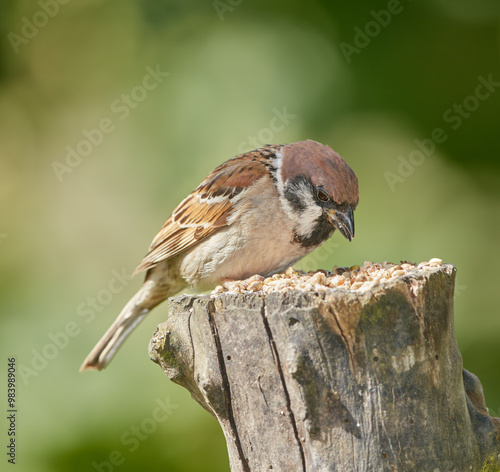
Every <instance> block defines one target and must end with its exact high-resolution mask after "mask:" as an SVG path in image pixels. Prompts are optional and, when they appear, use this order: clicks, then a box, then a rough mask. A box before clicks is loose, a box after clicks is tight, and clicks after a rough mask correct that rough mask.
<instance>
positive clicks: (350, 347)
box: [330, 310, 358, 379]
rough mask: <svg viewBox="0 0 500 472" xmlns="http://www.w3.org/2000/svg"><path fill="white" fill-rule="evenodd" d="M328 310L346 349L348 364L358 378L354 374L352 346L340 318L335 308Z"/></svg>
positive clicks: (354, 365) (354, 363)
mask: <svg viewBox="0 0 500 472" xmlns="http://www.w3.org/2000/svg"><path fill="white" fill-rule="evenodd" d="M330 312H331V313H332V315H333V318H334V320H335V323H336V324H337V327H338V328H339V334H340V337H341V338H342V340H343V341H344V344H345V348H346V351H347V357H348V358H349V364H350V366H351V371H352V374H353V376H354V378H355V379H357V378H358V376H357V374H356V361H355V359H354V352H353V351H352V346H351V343H350V342H349V339H348V338H347V336H346V334H345V333H344V330H343V329H342V324H341V323H340V320H339V318H338V316H337V313H335V310H330Z"/></svg>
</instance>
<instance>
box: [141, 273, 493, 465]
mask: <svg viewBox="0 0 500 472" xmlns="http://www.w3.org/2000/svg"><path fill="white" fill-rule="evenodd" d="M455 272H456V271H455V268H454V267H453V266H452V265H449V264H446V265H444V266H442V267H440V268H438V269H435V270H430V271H419V272H417V273H415V274H413V275H407V276H404V277H400V278H398V279H396V280H394V281H390V282H386V283H384V284H378V285H376V286H375V287H374V288H372V289H371V290H368V291H351V290H341V289H332V290H328V291H326V292H322V293H305V292H298V291H291V292H285V293H279V292H277V293H270V294H267V295H266V294H263V293H259V292H257V293H245V294H231V293H221V294H217V295H202V296H182V297H178V298H174V299H172V300H171V308H170V315H169V319H168V320H167V321H166V322H165V323H163V324H161V325H160V326H159V327H158V329H157V331H156V332H155V334H154V336H153V339H152V340H151V343H150V356H151V359H152V360H154V361H155V362H157V363H158V364H159V365H160V366H161V367H162V369H163V370H164V372H165V373H166V375H167V376H168V377H169V378H170V379H171V380H172V381H174V382H176V383H178V384H180V385H182V386H183V387H185V388H186V389H188V390H189V391H190V392H191V394H192V396H193V398H194V399H195V400H196V401H197V402H198V403H199V404H200V405H201V406H202V407H203V408H205V409H206V410H207V411H209V412H210V413H211V414H212V415H214V416H215V418H217V420H218V421H219V423H220V425H221V427H222V429H223V431H224V435H225V437H226V440H227V446H228V451H229V459H230V465H231V470H232V471H233V472H236V471H238V472H239V471H245V472H248V471H252V472H263V471H268V470H272V471H283V472H295V471H297V472H299V471H311V472H313V471H339V472H353V471H377V472H378V471H408V472H426V471H429V472H437V471H439V472H452V471H456V472H465V471H490V472H491V471H498V470H500V420H498V418H497V419H495V418H492V417H490V416H489V414H488V409H487V407H486V403H485V400H484V395H483V391H482V387H481V384H480V382H479V380H478V379H477V377H476V376H474V375H473V374H472V373H470V372H468V371H466V370H464V369H463V367H462V358H461V355H460V352H459V349H458V346H457V342H456V338H455V332H454V325H453V292H454V282H455Z"/></svg>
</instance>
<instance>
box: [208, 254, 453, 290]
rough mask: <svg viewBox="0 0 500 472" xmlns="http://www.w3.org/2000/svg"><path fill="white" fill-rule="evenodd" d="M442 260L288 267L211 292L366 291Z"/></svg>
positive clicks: (438, 265)
mask: <svg viewBox="0 0 500 472" xmlns="http://www.w3.org/2000/svg"><path fill="white" fill-rule="evenodd" d="M442 264H443V261H442V260H441V259H438V258H433V259H431V260H430V261H429V262H421V263H420V264H418V265H417V264H412V263H409V262H407V261H403V262H401V264H392V263H390V262H381V263H373V262H370V261H367V262H365V263H364V264H363V265H362V266H359V265H353V266H351V267H350V268H349V267H338V266H334V267H333V268H332V270H331V272H329V271H326V270H323V269H320V270H316V271H310V272H308V273H306V272H303V271H301V270H295V269H293V268H292V267H289V268H288V269H286V271H285V272H282V273H280V274H274V275H272V276H271V277H266V278H264V277H262V276H261V275H253V276H252V277H249V278H248V279H246V280H234V281H231V282H225V283H224V284H223V285H218V286H217V287H215V289H214V291H213V292H212V295H218V294H221V293H223V292H231V293H250V292H259V291H262V292H263V293H271V292H289V291H291V290H299V291H305V292H324V291H326V290H329V289H342V290H362V291H365V290H370V289H372V288H373V287H374V285H376V284H382V283H385V282H390V281H392V280H394V279H396V278H398V277H401V276H404V275H407V274H408V273H410V272H411V273H415V271H418V270H421V271H429V270H436V269H437V268H438V267H441V266H442Z"/></svg>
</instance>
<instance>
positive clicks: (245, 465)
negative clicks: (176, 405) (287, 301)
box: [207, 301, 251, 472]
mask: <svg viewBox="0 0 500 472" xmlns="http://www.w3.org/2000/svg"><path fill="white" fill-rule="evenodd" d="M207 309H208V322H209V324H210V330H211V331H212V336H213V338H214V342H215V347H216V351H217V361H218V363H219V370H220V373H221V376H222V386H223V389H224V399H225V403H226V409H227V416H228V419H229V424H230V425H231V430H232V432H233V435H234V442H235V444H236V449H237V450H238V456H239V458H240V461H241V466H242V467H243V470H244V472H251V470H250V467H249V465H248V462H247V459H246V457H245V453H244V452H243V447H242V446H241V440H240V437H239V434H238V428H237V427H236V421H235V419H234V414H233V405H232V400H231V386H230V385H229V379H228V376H227V370H226V364H225V362H224V353H223V352H222V345H221V342H220V338H219V332H218V330H217V324H216V322H215V317H214V313H215V311H216V310H215V306H214V303H213V301H210V302H209V303H208V306H207Z"/></svg>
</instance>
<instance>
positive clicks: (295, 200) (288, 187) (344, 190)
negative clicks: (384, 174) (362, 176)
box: [277, 140, 359, 246]
mask: <svg viewBox="0 0 500 472" xmlns="http://www.w3.org/2000/svg"><path fill="white" fill-rule="evenodd" d="M280 154H281V156H280V157H281V162H280V165H279V168H278V169H277V180H278V187H279V190H280V196H281V198H282V202H283V207H284V209H285V211H286V212H287V214H288V215H289V216H290V217H291V218H292V219H294V220H295V221H296V224H295V239H296V240H297V241H298V242H300V243H301V244H302V245H304V246H317V245H319V244H321V243H322V242H323V241H325V240H326V239H328V238H329V237H330V236H331V234H332V233H333V231H334V230H335V229H338V230H339V231H340V233H341V234H342V235H343V236H344V237H345V238H347V239H348V240H349V241H351V240H352V238H354V210H355V209H356V207H357V205H358V201H359V190H358V179H357V177H356V174H355V173H354V171H353V170H352V169H351V168H350V167H349V166H348V165H347V163H346V162H345V161H344V159H342V157H340V156H339V155H338V154H337V153H336V152H335V151H334V150H333V149H331V148H330V147H328V146H325V145H324V144H320V143H318V142H316V141H312V140H307V141H299V142H296V143H293V144H289V145H287V146H283V148H282V149H281V153H280Z"/></svg>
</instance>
